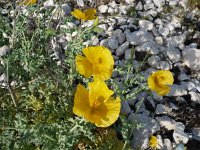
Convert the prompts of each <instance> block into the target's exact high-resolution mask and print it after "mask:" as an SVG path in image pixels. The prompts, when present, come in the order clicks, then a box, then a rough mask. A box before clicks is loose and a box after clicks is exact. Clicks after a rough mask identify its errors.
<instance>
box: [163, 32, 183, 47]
mask: <svg viewBox="0 0 200 150" xmlns="http://www.w3.org/2000/svg"><path fill="white" fill-rule="evenodd" d="M185 39H186V34H181V35H179V36H172V37H169V38H167V39H166V42H167V46H172V47H178V46H179V44H183V43H184V42H185Z"/></svg>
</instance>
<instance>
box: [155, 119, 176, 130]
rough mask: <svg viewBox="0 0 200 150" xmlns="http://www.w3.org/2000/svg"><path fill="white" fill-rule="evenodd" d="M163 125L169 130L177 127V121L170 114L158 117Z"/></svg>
mask: <svg viewBox="0 0 200 150" xmlns="http://www.w3.org/2000/svg"><path fill="white" fill-rule="evenodd" d="M156 120H157V121H158V122H159V124H160V126H161V127H165V128H166V129H167V130H174V129H175V128H176V125H175V123H176V122H175V121H174V120H173V119H171V118H169V117H168V116H162V117H156Z"/></svg>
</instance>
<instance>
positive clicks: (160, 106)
mask: <svg viewBox="0 0 200 150" xmlns="http://www.w3.org/2000/svg"><path fill="white" fill-rule="evenodd" d="M171 111H172V110H171V109H170V108H169V107H167V106H165V105H163V104H158V105H157V106H156V111H155V113H156V114H168V113H170V112H171Z"/></svg>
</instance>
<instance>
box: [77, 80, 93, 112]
mask: <svg viewBox="0 0 200 150" xmlns="http://www.w3.org/2000/svg"><path fill="white" fill-rule="evenodd" d="M88 96H89V92H88V91H87V90H86V89H85V88H84V87H83V86H82V85H81V84H79V85H78V86H77V90H76V93H75V98H74V107H73V113H74V114H76V115H78V116H85V114H89V111H90V106H89V97H88Z"/></svg>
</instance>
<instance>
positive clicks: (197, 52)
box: [182, 48, 200, 71]
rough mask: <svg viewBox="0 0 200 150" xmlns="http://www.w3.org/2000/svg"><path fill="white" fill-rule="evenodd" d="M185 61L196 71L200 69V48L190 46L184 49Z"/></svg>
mask: <svg viewBox="0 0 200 150" xmlns="http://www.w3.org/2000/svg"><path fill="white" fill-rule="evenodd" d="M182 56H183V63H184V64H185V65H186V66H187V67H189V68H191V69H193V70H196V71H199V70H200V63H199V62H200V49H195V48H189V49H185V50H183V51H182Z"/></svg>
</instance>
